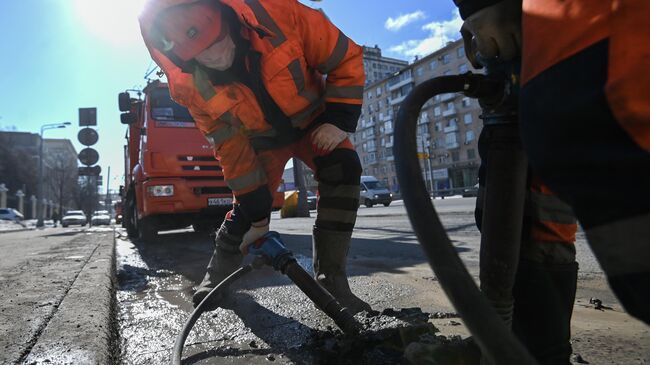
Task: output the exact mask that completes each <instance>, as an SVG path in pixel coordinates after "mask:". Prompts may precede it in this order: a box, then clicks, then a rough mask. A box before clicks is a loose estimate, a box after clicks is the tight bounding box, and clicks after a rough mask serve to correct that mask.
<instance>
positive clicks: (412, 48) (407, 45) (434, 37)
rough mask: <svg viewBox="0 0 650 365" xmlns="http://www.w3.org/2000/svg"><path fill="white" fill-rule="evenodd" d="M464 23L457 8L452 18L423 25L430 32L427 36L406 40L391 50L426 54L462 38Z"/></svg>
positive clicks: (410, 54)
mask: <svg viewBox="0 0 650 365" xmlns="http://www.w3.org/2000/svg"><path fill="white" fill-rule="evenodd" d="M462 25H463V20H462V19H461V18H460V14H459V13H458V10H455V11H454V14H453V17H452V19H450V20H445V21H441V22H431V23H428V24H425V25H424V26H422V30H424V31H427V32H429V35H428V36H427V37H426V38H424V39H413V40H408V41H405V42H403V43H401V44H398V45H396V46H392V47H390V48H389V51H391V52H395V53H397V54H400V55H402V56H407V57H414V56H420V57H422V56H426V55H428V54H430V53H432V52H434V51H436V50H438V49H440V48H442V47H444V46H445V45H446V44H447V42H451V41H454V40H456V39H458V38H460V27H461V26H462Z"/></svg>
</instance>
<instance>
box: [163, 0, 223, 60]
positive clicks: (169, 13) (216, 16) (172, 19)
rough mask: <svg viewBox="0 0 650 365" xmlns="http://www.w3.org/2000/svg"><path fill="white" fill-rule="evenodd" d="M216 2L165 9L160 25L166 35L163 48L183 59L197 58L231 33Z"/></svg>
mask: <svg viewBox="0 0 650 365" xmlns="http://www.w3.org/2000/svg"><path fill="white" fill-rule="evenodd" d="M223 23H224V22H222V19H221V9H220V7H219V5H218V4H217V2H216V1H214V0H213V1H199V2H195V3H191V4H183V5H177V6H174V7H171V8H169V9H167V10H165V11H164V12H163V13H161V14H160V16H159V17H158V18H157V21H156V24H157V26H158V27H159V29H160V32H161V35H162V37H163V39H162V44H163V47H164V48H165V49H163V51H166V52H168V51H171V52H173V53H174V54H175V55H176V56H178V57H179V58H180V59H181V60H183V61H188V60H190V59H192V58H194V57H195V56H196V55H198V54H199V53H201V52H203V51H204V50H205V49H206V48H208V47H210V46H211V45H212V44H213V43H215V42H218V41H219V40H221V39H222V38H223V37H225V35H226V34H227V31H226V27H225V26H224V24H223Z"/></svg>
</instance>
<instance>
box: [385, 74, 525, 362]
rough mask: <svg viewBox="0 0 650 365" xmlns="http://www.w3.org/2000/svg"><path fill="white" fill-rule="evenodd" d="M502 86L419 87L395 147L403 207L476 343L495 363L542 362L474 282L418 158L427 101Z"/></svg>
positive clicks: (436, 82) (440, 82)
mask: <svg viewBox="0 0 650 365" xmlns="http://www.w3.org/2000/svg"><path fill="white" fill-rule="evenodd" d="M498 87H499V86H498V84H497V83H495V82H494V81H492V80H490V79H488V78H487V77H486V76H484V75H475V74H465V75H459V76H442V77H438V78H435V79H431V80H428V81H426V82H424V83H422V84H420V85H419V86H417V87H416V88H415V89H414V90H413V91H412V92H411V93H410V94H409V95H408V96H407V97H406V99H405V100H404V102H403V103H402V106H401V107H400V110H399V113H398V115H397V122H396V127H395V146H394V148H393V151H394V154H395V157H396V167H397V178H398V180H399V184H400V190H401V193H402V198H403V200H404V205H405V206H406V210H407V212H408V216H409V219H410V221H411V224H412V226H413V230H414V231H415V234H416V236H417V237H418V240H419V241H420V244H421V245H422V248H423V249H424V252H425V254H426V256H427V258H428V260H429V263H430V264H431V268H432V269H433V271H434V273H435V274H436V276H437V277H438V280H439V282H440V285H441V286H442V288H443V289H444V291H445V293H446V294H447V296H448V297H449V299H450V301H451V303H452V304H453V305H454V307H455V308H456V310H457V311H458V313H459V314H460V316H461V317H462V318H463V320H464V321H465V324H466V325H467V328H468V329H469V330H470V332H471V333H472V335H473V336H474V339H475V340H476V342H477V343H478V345H479V346H480V348H481V351H482V353H483V355H484V356H486V357H487V358H488V359H489V360H490V361H491V362H492V363H493V364H537V362H536V361H535V360H534V359H533V358H532V356H531V355H530V354H529V353H528V351H527V350H526V348H525V347H524V346H523V345H522V344H521V343H520V342H519V341H518V340H517V339H516V338H515V337H514V335H513V334H512V333H511V331H510V330H509V329H508V328H507V327H506V325H505V324H504V322H503V321H502V320H501V318H499V316H498V315H497V313H496V312H495V310H494V309H493V308H492V307H491V306H490V304H489V302H488V301H487V300H486V298H485V297H484V296H483V295H482V294H481V292H480V290H479V289H478V287H477V286H476V284H475V283H474V280H473V279H472V277H471V276H470V274H469V272H468V271H467V268H466V267H465V265H463V263H462V261H461V260H460V257H458V254H457V253H456V250H455V248H454V246H453V245H452V243H451V241H450V240H449V237H448V236H447V233H446V231H445V229H444V227H443V225H442V223H441V222H440V218H439V217H438V215H437V213H436V211H435V208H434V207H433V204H432V202H431V199H430V198H429V192H428V191H427V188H426V185H425V182H424V179H423V178H422V171H421V168H420V163H419V160H418V157H417V145H418V144H417V143H416V133H417V129H416V128H417V119H418V116H419V114H420V110H421V109H422V106H423V105H424V103H426V102H427V100H429V99H431V98H432V97H434V96H435V95H438V94H444V93H454V92H464V93H466V94H468V95H470V96H481V95H483V96H489V95H490V93H496V92H498Z"/></svg>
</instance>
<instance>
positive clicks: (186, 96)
mask: <svg viewBox="0 0 650 365" xmlns="http://www.w3.org/2000/svg"><path fill="white" fill-rule="evenodd" d="M195 1H197V0H158V1H151V2H150V3H149V4H148V5H147V6H146V7H145V11H144V12H143V15H142V16H141V18H140V24H141V30H142V34H143V37H144V40H145V43H146V44H147V47H148V48H149V51H150V53H151V56H152V57H153V59H154V60H155V61H156V63H157V64H158V65H159V66H160V67H161V68H162V69H163V71H164V72H165V74H166V76H167V79H168V82H169V86H170V93H171V96H172V98H173V99H174V100H175V101H176V102H178V103H179V104H181V105H184V106H186V107H187V108H188V109H189V111H190V113H191V114H192V116H193V117H194V119H195V121H196V124H197V126H198V128H199V129H200V130H201V131H202V132H203V133H204V134H205V135H206V137H207V138H208V140H209V141H210V142H211V143H212V144H213V145H214V148H215V151H216V155H217V158H219V160H220V162H221V165H222V167H223V172H224V176H225V179H226V181H227V183H228V185H229V186H230V188H231V189H232V190H233V192H234V193H235V195H236V196H238V195H243V194H246V193H249V192H252V191H255V190H256V189H259V188H260V187H262V186H264V187H266V183H267V179H266V176H265V173H264V170H263V168H262V166H261V165H260V162H259V161H258V159H257V157H256V153H255V150H254V148H253V145H252V144H251V141H254V140H255V138H257V137H273V136H275V135H277V133H278V131H277V130H275V129H274V128H273V126H272V125H271V123H269V122H268V121H267V120H265V116H264V113H263V112H262V109H261V107H260V105H259V103H258V102H257V99H256V97H255V95H254V94H253V92H252V91H251V89H250V88H248V87H246V86H245V85H243V84H242V83H239V82H234V83H231V84H226V85H220V86H214V85H213V84H212V83H211V82H210V79H209V77H208V74H207V72H206V70H205V69H203V68H202V67H201V66H196V67H193V69H191V70H187V69H181V67H179V66H178V65H177V64H175V63H174V62H173V61H172V60H170V58H168V57H167V56H165V55H164V54H163V53H162V52H161V51H159V50H158V49H156V48H155V47H154V46H153V45H154V44H155V40H153V39H152V38H153V35H152V27H153V24H154V21H155V19H156V16H157V15H158V14H160V12H161V11H163V10H165V9H167V8H169V7H171V6H175V5H180V4H187V3H192V2H195ZM221 3H222V4H224V5H226V6H228V7H230V8H232V10H234V12H235V13H236V15H237V17H238V19H239V22H240V23H241V29H242V37H243V38H245V39H247V40H248V41H249V42H250V44H251V49H252V50H253V51H256V52H259V53H260V54H261V61H260V65H261V79H262V80H263V83H264V86H265V87H266V90H267V91H268V93H269V94H270V96H271V97H272V99H273V101H275V103H276V104H277V106H278V107H279V108H280V109H281V111H282V112H283V113H284V114H285V115H286V116H287V117H288V118H289V119H290V121H291V124H292V127H294V128H298V129H303V130H304V129H307V128H309V127H310V125H311V124H312V123H313V122H314V120H315V118H316V117H317V116H319V115H321V114H322V113H325V115H327V116H328V117H330V118H331V119H332V120H331V122H332V124H335V125H337V126H339V127H340V128H342V129H344V130H346V131H348V132H353V131H354V130H355V129H356V122H357V120H356V119H357V118H358V114H356V116H354V118H353V119H354V120H353V121H347V122H346V123H347V125H341V124H340V123H338V124H337V121H336V120H334V119H337V118H336V116H337V115H338V116H339V117H340V116H341V106H343V109H345V107H346V106H350V107H353V108H352V109H354V110H360V105H361V103H362V100H363V87H364V81H365V75H364V70H363V52H362V49H361V47H359V46H358V45H357V44H355V43H354V42H353V41H352V40H350V39H349V38H348V37H347V36H346V35H345V34H343V32H341V31H340V30H339V29H338V28H336V27H335V26H334V25H333V24H332V23H331V22H330V21H329V20H328V19H327V17H326V16H325V15H324V14H323V13H322V12H320V11H317V10H314V9H311V8H309V7H306V6H304V5H302V4H300V3H299V2H298V1H296V0H245V1H242V0H221ZM330 106H333V107H332V109H336V112H332V113H329V114H328V110H329V109H330V108H329V107H330ZM334 106H336V108H334ZM323 117H324V115H321V118H320V119H323ZM329 121H330V120H329V119H328V120H326V122H329Z"/></svg>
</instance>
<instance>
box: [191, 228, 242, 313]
mask: <svg viewBox="0 0 650 365" xmlns="http://www.w3.org/2000/svg"><path fill="white" fill-rule="evenodd" d="M240 242H241V237H235V236H233V235H230V234H228V233H226V232H225V229H224V228H223V227H222V228H221V229H220V230H219V231H218V232H217V237H216V238H215V244H216V247H215V249H214V253H213V254H212V258H211V259H210V263H209V264H208V268H207V272H206V273H205V277H204V278H203V281H202V282H201V284H200V285H199V287H198V288H197V289H196V291H195V292H194V295H193V296H192V303H193V304H194V307H195V308H196V306H197V305H199V303H201V301H203V299H204V298H205V297H206V296H207V295H208V294H209V293H210V291H212V289H214V287H215V286H217V285H219V283H220V282H221V281H222V280H223V279H225V278H227V277H228V275H230V274H232V273H233V272H234V271H235V270H237V269H238V268H239V267H240V266H241V263H242V260H243V258H244V256H243V255H242V254H241V252H240V251H239V243H240ZM227 292H228V290H227V289H226V290H224V291H223V293H224V294H227ZM223 298H224V295H221V296H218V297H211V300H210V303H206V304H207V307H206V309H208V310H213V309H215V308H216V307H217V306H218V303H219V302H220V301H221V300H223Z"/></svg>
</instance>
